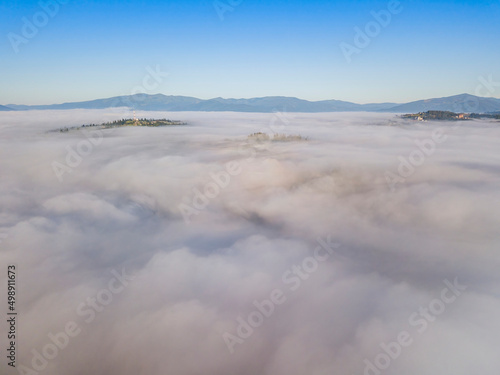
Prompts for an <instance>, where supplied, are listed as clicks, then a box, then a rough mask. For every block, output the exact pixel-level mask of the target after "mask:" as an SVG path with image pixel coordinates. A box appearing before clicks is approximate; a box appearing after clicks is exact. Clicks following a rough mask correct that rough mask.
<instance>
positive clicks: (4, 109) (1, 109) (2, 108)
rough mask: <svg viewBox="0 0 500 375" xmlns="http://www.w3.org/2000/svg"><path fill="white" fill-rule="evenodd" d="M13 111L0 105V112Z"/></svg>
mask: <svg viewBox="0 0 500 375" xmlns="http://www.w3.org/2000/svg"><path fill="white" fill-rule="evenodd" d="M13 110H14V109H12V108H9V107H6V106H4V105H0V111H13Z"/></svg>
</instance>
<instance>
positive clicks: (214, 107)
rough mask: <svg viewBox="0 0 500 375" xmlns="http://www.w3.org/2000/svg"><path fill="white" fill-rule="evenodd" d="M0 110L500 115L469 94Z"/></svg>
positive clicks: (115, 102)
mask: <svg viewBox="0 0 500 375" xmlns="http://www.w3.org/2000/svg"><path fill="white" fill-rule="evenodd" d="M7 106H8V107H10V108H7V107H2V106H0V110H2V108H7V109H4V110H9V109H14V110H32V109H38V110H45V109H104V108H117V107H128V108H133V109H137V110H144V111H206V112H262V113H269V112H276V111H286V112H306V113H318V112H395V113H405V112H425V111H431V110H437V111H452V112H467V113H470V112H475V113H488V112H497V111H500V99H495V98H484V97H478V96H474V95H469V94H461V95H455V96H449V97H445V98H434V99H426V100H419V101H415V102H410V103H405V104H395V103H372V104H357V103H351V102H346V101H342V100H321V101H308V100H303V99H298V98H293V97H284V96H268V97H263V98H251V99H224V98H214V99H208V100H203V99H198V98H194V97H189V96H171V95H170V96H167V95H163V94H155V95H148V94H135V95H129V96H116V97H112V98H107V99H96V100H90V101H83V102H70V103H62V104H51V105H17V104H8V105H7Z"/></svg>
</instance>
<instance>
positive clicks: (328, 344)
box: [0, 110, 500, 375]
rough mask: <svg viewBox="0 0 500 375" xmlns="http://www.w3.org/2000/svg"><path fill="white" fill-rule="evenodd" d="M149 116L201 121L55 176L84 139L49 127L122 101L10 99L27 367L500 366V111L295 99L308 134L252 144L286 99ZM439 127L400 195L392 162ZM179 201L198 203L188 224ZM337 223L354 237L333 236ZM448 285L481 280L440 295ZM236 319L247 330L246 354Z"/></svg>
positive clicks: (7, 147)
mask: <svg viewBox="0 0 500 375" xmlns="http://www.w3.org/2000/svg"><path fill="white" fill-rule="evenodd" d="M138 115H139V116H141V117H149V116H154V117H158V116H159V117H164V116H165V117H167V118H172V119H179V120H184V121H187V122H188V123H189V125H187V126H183V127H171V128H168V127H165V128H157V129H154V128H121V129H116V130H114V131H111V132H110V131H108V130H104V131H102V137H103V138H102V142H101V143H99V144H97V145H95V146H94V147H93V148H92V151H91V152H90V153H89V154H88V155H85V156H83V157H82V161H81V163H79V164H78V166H76V167H74V168H71V172H68V173H65V174H64V176H63V179H62V181H60V180H59V179H58V178H57V176H56V175H55V173H54V170H53V168H52V165H53V162H59V163H62V164H64V163H66V157H67V153H68V147H69V148H71V149H73V150H76V149H77V145H78V144H79V142H83V141H85V140H87V138H86V136H85V135H84V134H82V133H81V132H79V131H70V132H67V133H59V132H49V130H54V129H57V128H60V127H64V126H77V125H80V124H84V123H89V122H103V121H108V120H111V119H115V118H119V117H120V116H121V113H114V112H109V111H105V110H92V111H83V110H72V111H30V112H12V113H11V112H6V113H2V114H1V117H2V121H1V125H0V134H2V138H1V140H0V143H1V147H0V169H1V171H2V180H1V181H0V206H1V208H2V209H1V214H0V233H2V234H5V235H4V236H2V238H1V239H2V242H1V243H0V248H1V251H0V261H1V262H0V263H1V264H2V265H4V266H3V268H4V270H3V271H2V273H1V275H2V276H1V277H2V279H3V283H4V285H5V282H6V280H5V279H6V266H7V265H8V264H16V266H17V267H18V274H17V282H18V296H19V299H18V301H17V308H18V310H19V312H20V314H22V319H20V320H19V321H18V338H17V364H18V365H23V366H25V368H30V369H31V370H32V371H35V372H37V373H46V374H51V375H59V374H61V375H62V374H64V375H68V374H70V375H79V374H82V375H83V374H88V373H92V374H96V375H100V374H102V375H104V374H106V375H114V374H121V375H127V374H130V375H132V374H133V375H137V374H148V375H155V374H175V375H187V374H193V373H204V374H214V375H215V374H217V375H220V374H234V373H237V374H240V375H245V374H248V375H250V374H264V375H271V374H272V375H281V374H287V375H295V374H297V375H303V374H349V375H352V374H363V373H367V374H368V373H369V374H373V373H377V371H379V372H380V373H381V374H382V373H383V374H389V375H392V374H399V373H419V374H422V375H431V374H436V373H439V374H442V375H451V374H453V375H457V374H458V375H460V374H463V375H469V374H470V373H471V372H472V371H476V372H479V373H481V374H484V375H490V374H491V375H497V374H498V371H499V370H500V361H499V360H498V359H497V357H498V356H497V353H498V349H499V348H498V339H497V337H498V333H499V332H500V326H499V324H498V323H497V322H498V319H496V317H497V316H498V314H499V313H500V299H499V295H498V269H499V261H498V242H499V235H498V226H499V224H500V216H499V215H498V208H497V207H498V203H499V197H500V193H499V191H500V190H499V189H498V187H499V186H498V183H499V178H498V171H499V170H498V166H497V164H498V163H497V160H496V159H495V156H494V155H496V150H497V149H498V144H499V142H500V130H499V129H498V127H497V126H496V123H492V122H487V121H471V122H464V123H460V126H458V127H454V126H453V125H454V124H450V123H432V122H429V123H423V124H421V123H420V124H417V123H413V122H408V121H406V120H402V119H399V118H397V117H394V115H388V114H368V113H356V114H354V113H353V114H335V113H333V114H332V113H329V114H297V113H294V114H288V115H287V119H288V120H287V121H289V123H287V124H286V126H285V128H284V129H283V131H282V132H284V133H286V134H300V135H302V136H304V137H308V138H309V140H308V141H306V142H273V143H268V144H266V143H264V144H260V143H253V144H252V143H248V141H247V138H246V136H247V135H248V134H251V133H254V132H258V131H269V126H270V124H275V123H276V121H277V120H276V119H274V118H273V114H239V113H189V112H185V113H183V112H178V113H175V114H172V113H155V112H151V113H138ZM436 127H439V128H441V129H443V131H444V133H445V134H446V135H447V138H446V141H445V142H443V143H440V144H438V145H437V147H436V151H435V152H434V153H433V154H432V155H430V156H428V157H427V158H426V159H425V161H424V162H423V163H422V165H419V166H418V167H416V168H415V172H414V173H413V174H412V175H411V176H409V177H408V178H406V179H405V181H404V182H403V183H400V184H398V185H397V188H396V189H395V191H391V189H390V188H389V186H388V183H387V181H386V178H385V173H386V172H387V171H391V172H394V173H398V172H397V169H398V165H399V163H400V159H398V157H399V156H402V157H408V155H410V153H411V152H412V151H413V150H415V149H416V147H417V146H416V143H415V140H420V141H422V140H425V139H428V138H429V137H431V134H432V132H433V130H434V129H435V128H436ZM228 163H236V164H235V165H237V167H238V168H237V169H234V171H236V170H237V171H236V172H235V173H234V174H230V173H229V172H228V171H229V170H232V169H231V168H229V167H228ZM235 165H232V166H233V167H234V166H235ZM228 168H229V169H228ZM235 168H236V167H235ZM226 173H227V176H226ZM215 175H216V176H219V177H217V178H215V179H214V177H213V176H215ZM217 181H218V182H217ZM207 189H208V190H207ZM210 189H212V190H210ZM197 191H198V192H200V194H202V195H204V197H205V198H200V197H199V196H198V199H199V202H198V203H199V204H198V208H197V207H195V206H194V203H193V202H194V199H196V197H197V194H198V193H197ZM207 191H208V192H210V191H211V193H212V194H211V195H210V194H209V195H210V196H207V195H206V192H207ZM182 204H184V205H186V206H189V207H191V208H193V210H194V211H196V213H195V214H193V215H191V216H190V222H189V223H187V222H186V221H185V217H184V216H183V213H182V211H181V210H180V209H179V207H180V205H182ZM328 238H330V239H331V240H332V241H334V242H335V243H338V244H339V245H340V246H338V247H335V246H330V247H328V246H329V245H328V244H327V245H321V242H320V241H319V240H321V241H323V242H325V241H326V240H327V239H328ZM321 246H323V247H321ZM325 246H326V247H325ZM117 274H119V275H122V276H120V277H117V276H116V275H117ZM123 275H125V276H123ZM127 275H128V276H127ZM129 276H130V278H131V279H132V280H129V279H127V277H129ZM120 280H121V281H120ZM445 280H447V281H448V282H451V283H453V282H454V281H455V280H457V282H458V283H459V284H460V285H465V286H466V287H467V288H466V289H465V290H463V291H460V294H459V295H455V297H456V298H455V299H454V300H453V302H443V300H442V293H443V290H444V289H445V288H449V287H448V286H447V285H448V284H446V283H445ZM121 286H123V288H121ZM118 290H119V291H118ZM276 291H278V292H281V299H280V301H282V303H273V306H272V313H270V314H269V316H266V315H265V314H264V313H262V312H261V311H260V310H259V308H258V307H256V306H261V308H262V309H264V310H265V308H263V307H262V306H267V308H268V309H271V307H269V306H270V305H269V304H267V305H266V303H267V302H266V301H273V298H275V297H276V296H277V295H278V294H273V293H277V292H276ZM447 293H448V292H445V297H446V296H447V297H448V298H450V296H451V294H449V293H451V291H450V292H449V293H448V294H447ZM273 296H274V297H273ZM0 297H1V300H2V301H6V294H5V290H4V291H2V292H1V295H0ZM441 305H442V306H444V311H442V312H440V310H439V308H441ZM422 308H423V309H427V310H426V311H427V313H426V314H427V315H425V314H424V315H422V314H423V313H422V311H424V310H421V309H422ZM436 309H438V310H436ZM264 310H263V311H264ZM268 311H270V310H268ZM433 311H434V312H433ZM255 312H256V313H255ZM436 312H439V314H437V313H436ZM259 314H260V315H261V316H262V322H260V323H259V324H257V323H255V322H256V320H255V319H257V320H258V319H260V318H259V316H260V315H259ZM415 314H416V315H415ZM91 316H94V317H93V319H90V317H91ZM412 318H413V319H412ZM252 319H254V321H253V322H254V323H252V324H255V325H256V326H257V327H252V326H249V327H250V331H252V332H251V333H250V334H249V335H248V337H244V338H242V337H241V335H239V333H238V332H239V331H240V333H241V330H242V328H241V325H242V322H245V324H248V322H252ZM86 320H90V321H89V322H87V321H86ZM68 322H74V323H75V324H76V325H77V327H78V329H80V331H79V333H78V334H77V335H76V336H75V337H70V336H69V335H67V336H68V343H67V345H66V346H64V345H62V344H61V343H64V340H63V339H62V338H63V337H64V335H63V336H57V337H60V338H61V340H62V341H60V342H59V343H60V345H61V346H64V347H63V348H57V355H56V356H55V357H54V358H52V359H48V358H46V356H45V354H50V349H51V348H50V347H49V349H47V345H51V343H53V340H52V339H51V338H50V337H51V336H50V334H52V336H53V337H55V336H54V335H56V334H57V333H60V332H65V329H66V325H67V323H68ZM424 323H425V329H423V327H424ZM0 326H1V328H2V332H6V331H5V330H4V328H7V324H6V322H5V321H4V322H3V323H1V325H0ZM70 331H71V330H70ZM243 331H244V329H243ZM420 331H422V332H420ZM402 332H407V333H408V335H409V338H408V340H410V339H411V344H410V345H408V346H404V347H403V346H401V345H400V346H401V351H400V353H399V354H398V355H397V356H395V358H392V357H387V358H389V365H388V366H387V368H384V369H382V368H381V367H384V366H385V364H386V363H385V362H384V360H385V359H387V358H385V357H384V356H385V355H387V356H389V354H387V352H386V351H384V349H383V346H384V345H389V344H390V343H393V342H397V340H398V336H399V335H400V334H401V333H402ZM225 333H227V334H230V335H233V337H236V338H238V340H237V342H236V344H234V345H233V349H234V350H233V352H232V353H231V351H230V350H229V347H228V345H227V342H226V341H225V340H224V334H225ZM247 333H248V332H247ZM2 340H5V337H3V338H2ZM3 345H4V346H5V345H7V343H6V342H4V344H3ZM54 345H55V344H54ZM398 345H399V344H398ZM394 348H395V347H394ZM44 349H45V354H44ZM33 350H34V351H35V352H33ZM47 350H48V351H47ZM394 350H395V349H394ZM36 353H39V354H40V355H41V356H42V357H43V358H45V360H46V363H44V361H43V358H42V360H41V362H36V360H35V362H33V360H34V358H35V357H36ZM44 356H45V357H44ZM38 359H39V360H40V358H38ZM4 362H5V361H4ZM367 363H369V364H370V365H368V364H367ZM34 364H35V365H37V364H38V365H39V366H40V368H42V367H43V371H38V370H36V369H35V368H34V366H33V365H34ZM370 366H375V367H370ZM377 366H378V367H377ZM5 368H7V367H5ZM367 368H371V370H367ZM374 368H375V370H374ZM12 373H15V371H13V372H12ZM377 375H378V373H377Z"/></svg>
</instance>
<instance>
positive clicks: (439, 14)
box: [0, 0, 500, 104]
mask: <svg viewBox="0 0 500 375" xmlns="http://www.w3.org/2000/svg"><path fill="white" fill-rule="evenodd" d="M50 1H51V0H48V1H47V2H50ZM52 1H55V0H52ZM65 2H66V1H65ZM231 2H232V3H233V4H236V3H237V2H238V1H236V0H220V3H226V4H230V3H231ZM42 3H43V1H42ZM388 3H389V1H356V0H350V1H321V0H307V1H306V0H304V1H298V0H265V1H264V0H243V1H240V4H239V5H235V6H232V8H233V10H232V11H227V12H226V13H225V14H224V20H221V19H220V17H219V15H218V13H217V12H216V10H215V8H214V3H213V0H203V1H195V0H182V1H169V0H161V1H147V0H144V1H139V0H125V1H118V0H115V1H92V0H74V1H72V0H67V4H65V5H60V9H59V11H58V12H57V14H55V15H54V16H53V17H52V16H47V17H48V22H47V24H46V25H45V26H43V23H44V19H43V15H40V14H39V12H41V11H42V8H41V6H40V3H39V2H38V1H14V0H12V1H2V2H1V3H0V4H1V5H0V20H1V22H0V36H1V38H0V68H1V74H0V104H9V103H15V104H50V103H59V102H65V101H78V100H89V99H97V98H105V97H110V96H115V95H128V94H130V93H131V92H132V90H133V89H134V88H135V87H137V86H141V85H142V83H141V82H142V81H143V79H144V77H145V76H146V75H147V74H148V73H147V70H146V68H147V67H148V66H151V67H153V68H154V67H156V66H159V67H160V69H161V70H162V71H164V72H168V73H169V76H168V77H167V78H165V79H163V80H162V82H161V84H159V85H158V86H157V87H154V89H150V90H145V91H146V92H148V93H151V94H154V93H163V94H167V95H187V96H195V97H199V98H204V99H207V98H213V97H218V96H221V97H226V98H229V97H232V98H248V97H256V96H268V95H283V96H296V97H300V98H303V99H309V100H322V99H340V100H347V101H354V102H358V103H368V102H384V101H392V102H406V101H410V100H417V99H422V98H430V97H441V96H449V95H455V94H460V93H464V92H468V93H471V94H474V92H475V89H476V87H477V86H478V84H479V81H478V77H480V76H484V77H487V76H489V75H492V77H493V80H494V81H498V82H500V22H499V20H500V1H499V0H485V1H444V0H442V1H416V0H415V1H401V7H402V9H403V10H402V11H401V12H400V13H399V14H394V15H392V19H391V21H390V22H389V24H388V25H387V26H386V27H381V30H380V33H378V35H375V36H374V37H373V38H372V39H371V42H370V44H369V45H368V46H367V47H365V48H361V49H360V52H359V53H355V54H353V55H352V56H351V57H352V61H351V62H350V63H348V62H347V61H346V58H345V57H344V54H343V53H342V50H341V48H340V44H341V43H342V42H345V43H348V44H351V45H353V46H355V44H354V36H355V31H354V28H355V27H359V28H360V29H364V28H365V26H366V25H367V23H368V22H370V21H373V19H374V18H373V16H372V15H371V13H370V12H371V11H380V10H382V9H387V7H388ZM36 14H38V23H39V24H42V26H41V27H39V29H38V32H37V34H36V35H34V36H33V37H30V38H26V41H27V43H21V44H19V45H18V49H19V51H18V53H16V52H15V51H14V49H13V47H12V43H11V42H10V40H9V35H10V36H11V37H12V34H9V33H14V34H17V35H19V36H20V37H23V33H22V27H23V17H26V19H27V20H28V21H33V17H34V16H35V15H36ZM483 94H486V92H483ZM488 96H494V97H500V87H496V90H495V91H494V92H493V93H492V94H491V95H488Z"/></svg>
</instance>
